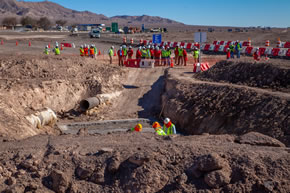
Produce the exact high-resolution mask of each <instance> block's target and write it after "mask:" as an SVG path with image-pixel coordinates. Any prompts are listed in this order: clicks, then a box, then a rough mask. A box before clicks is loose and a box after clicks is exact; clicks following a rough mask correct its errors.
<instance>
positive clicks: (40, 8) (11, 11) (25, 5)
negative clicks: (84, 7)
mask: <svg viewBox="0 0 290 193" xmlns="http://www.w3.org/2000/svg"><path fill="white" fill-rule="evenodd" d="M8 16H14V17H18V18H20V17H22V16H30V17H33V18H40V17H48V18H49V19H50V20H53V21H55V20H58V19H62V20H66V21H68V23H70V24H75V23H80V24H84V23H88V24H89V23H105V24H110V23H111V22H118V23H120V24H121V25H131V26H132V25H141V24H143V23H144V24H145V25H148V26H175V25H184V24H183V23H180V22H176V21H173V20H170V19H166V18H162V17H156V16H148V15H142V16H127V15H124V16H114V17H106V16H105V15H103V14H96V13H92V12H89V11H75V10H71V9H67V8H65V7H63V6H61V5H59V4H57V3H53V2H49V1H42V2H22V1H21V2H20V1H16V0H0V19H1V20H2V19H3V18H4V17H8Z"/></svg>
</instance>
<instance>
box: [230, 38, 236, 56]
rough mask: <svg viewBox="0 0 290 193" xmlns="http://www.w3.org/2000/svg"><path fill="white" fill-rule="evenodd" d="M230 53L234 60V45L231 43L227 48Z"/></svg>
mask: <svg viewBox="0 0 290 193" xmlns="http://www.w3.org/2000/svg"><path fill="white" fill-rule="evenodd" d="M229 48H230V52H231V58H235V56H234V52H235V46H234V43H233V42H232V43H231V45H230V46H229Z"/></svg>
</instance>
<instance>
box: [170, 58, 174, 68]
mask: <svg viewBox="0 0 290 193" xmlns="http://www.w3.org/2000/svg"><path fill="white" fill-rule="evenodd" d="M173 67H174V64H173V60H172V58H171V62H170V68H173Z"/></svg>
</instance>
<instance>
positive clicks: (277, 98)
mask: <svg viewBox="0 0 290 193" xmlns="http://www.w3.org/2000/svg"><path fill="white" fill-rule="evenodd" d="M237 71H238V72H237ZM269 80H271V81H270V82H269ZM288 82H289V69H286V68H282V67H281V68H280V67H278V66H274V65H270V64H268V65H264V64H255V63H234V62H220V63H218V64H217V65H215V66H214V67H213V68H211V69H210V70H209V71H207V72H204V73H201V74H199V75H194V76H193V75H190V74H188V73H186V72H184V71H182V70H174V69H171V70H169V71H168V73H167V74H166V88H165V94H164V95H163V105H164V112H163V114H164V116H166V117H171V118H172V119H173V121H174V122H175V123H176V124H177V126H178V128H181V130H180V131H181V132H183V133H185V134H201V133H211V134H225V133H230V134H239V135H240V134H244V133H247V132H250V131H256V132H260V133H264V134H266V135H269V136H272V137H275V138H277V139H279V140H281V141H283V142H284V143H285V144H287V145H288V146H289V145H290V133H289V125H290V119H289V115H290V94H289V92H288V89H289V84H288ZM173 109H174V110H173Z"/></svg>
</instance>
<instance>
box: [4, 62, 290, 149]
mask: <svg viewBox="0 0 290 193" xmlns="http://www.w3.org/2000/svg"><path fill="white" fill-rule="evenodd" d="M47 60H48V61H47ZM76 60H77V61H76ZM3 61H4V62H3ZM3 61H1V66H2V68H1V72H0V74H1V78H2V79H1V81H2V82H3V84H1V88H0V89H1V95H0V98H1V106H0V107H1V108H0V113H1V116H2V117H4V118H3V120H2V121H1V122H0V126H1V128H2V129H1V135H2V136H10V137H12V138H26V137H29V136H33V135H38V134H43V133H47V134H57V133H59V131H62V132H63V133H71V134H75V133H78V132H79V130H84V129H87V130H88V132H89V133H101V134H103V133H108V132H114V131H127V130H128V129H130V128H132V127H134V126H135V125H136V124H137V123H142V124H143V126H144V131H149V132H152V131H153V130H152V129H151V128H150V125H151V124H152V122H153V121H162V119H163V118H164V117H169V118H171V119H172V121H173V122H174V123H175V124H176V126H177V131H178V132H179V133H182V134H185V135H192V134H202V133H211V134H227V133H229V134H238V135H241V134H244V133H247V132H250V131H257V132H261V133H264V134H267V135H269V136H272V137H274V138H277V139H279V140H281V141H282V142H283V143H285V144H287V145H288V146H289V144H290V143H289V141H290V137H289V135H290V133H289V125H290V122H289V121H290V119H289V114H290V105H289V104H290V96H289V93H288V91H289V80H290V77H289V68H287V67H285V66H283V65H282V66H279V65H272V64H254V63H246V62H240V63H237V62H219V63H217V64H216V65H215V66H214V67H212V68H211V69H210V70H209V71H207V72H204V73H200V74H196V75H194V74H192V73H189V72H188V69H185V68H174V69H165V68H155V69H124V68H117V67H111V66H105V67H104V65H103V64H99V65H97V66H96V64H95V63H94V62H92V61H91V60H87V61H85V62H84V61H82V60H80V59H76V58H74V59H71V58H64V59H59V58H49V59H48V58H40V59H39V60H35V59H34V60H28V59H23V58H22V59H13V60H11V59H6V60H3ZM72 62H73V63H74V65H71V63H72ZM48 64H49V65H48ZM57 65H58V66H57ZM56 67H58V71H56ZM84 67H85V68H84ZM19 68H20V70H17V71H15V69H19ZM62 69H63V70H62ZM164 71H165V73H164ZM14 72H15V73H14ZM63 72H66V73H67V74H65V76H64V75H63ZM270 72H273V73H270ZM13 73H14V74H13ZM257 74H258V75H257ZM20 77H26V78H24V79H20ZM287 81H288V82H287ZM96 96H97V97H100V98H91V97H96ZM91 105H92V106H91ZM95 106H96V107H95ZM45 107H49V108H50V109H52V110H53V111H54V112H56V113H57V115H58V118H59V121H58V123H57V126H56V127H53V128H51V127H46V126H45V127H43V128H41V129H39V128H34V127H32V126H31V125H30V124H29V122H28V121H27V120H26V119H25V118H24V117H25V116H27V115H30V114H34V113H35V112H39V111H41V110H42V109H44V108H45Z"/></svg>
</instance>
